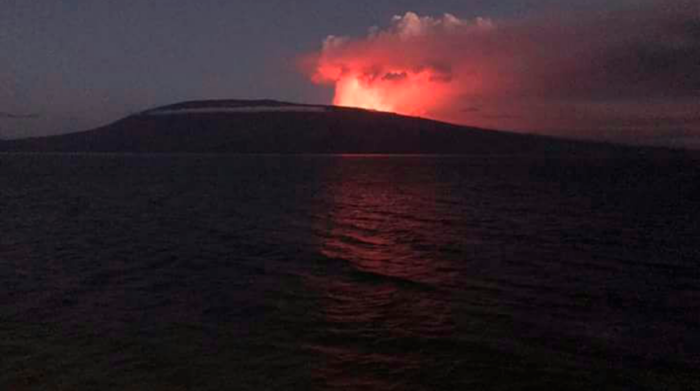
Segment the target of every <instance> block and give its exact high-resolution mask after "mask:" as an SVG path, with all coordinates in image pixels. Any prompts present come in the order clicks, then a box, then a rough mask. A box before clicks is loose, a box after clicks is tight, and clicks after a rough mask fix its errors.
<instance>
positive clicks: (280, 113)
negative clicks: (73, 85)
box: [0, 100, 628, 155]
mask: <svg viewBox="0 0 700 391" xmlns="http://www.w3.org/2000/svg"><path fill="white" fill-rule="evenodd" d="M0 150H2V151H5V152H11V151H14V152H127V153H280V154H302V153H308V154H312V153H315V154H336V153H348V154H350V153H358V154H370V153H381V154H470V155H471V154H477V155H482V154H485V155H494V154H507V155H513V154H528V155H529V154H533V153H535V154H538V153H547V154H550V153H554V154H558V153H565V154H581V153H583V154H591V153H593V154H601V153H602V154H608V153H613V154H615V153H618V152H619V151H620V150H628V149H627V148H624V147H617V146H612V145H605V144H597V143H588V142H577V141H568V140H561V139H555V138H550V137H543V136H534V135H524V134H516V133H507V132H498V131H491V130H484V129H477V128H470V127H465V126H458V125H453V124H448V123H443V122H438V121H433V120H428V119H423V118H416V117H407V116H402V115H396V114H392V113H384V112H376V111H367V110H361V109H353V108H343V107H335V106H319V105H302V104H293V103H285V102H279V101H274V100H207V101H191V102H183V103H178V104H174V105H169V106H163V107H158V108H155V109H151V110H146V111H143V112H141V113H138V114H135V115H131V116H129V117H126V118H124V119H121V120H119V121H116V122H114V123H112V124H109V125H106V126H103V127H100V128H97V129H93V130H88V131H83V132H77V133H70V134H63V135H57V136H49V137H36V138H27V139H19V140H10V141H4V142H0Z"/></svg>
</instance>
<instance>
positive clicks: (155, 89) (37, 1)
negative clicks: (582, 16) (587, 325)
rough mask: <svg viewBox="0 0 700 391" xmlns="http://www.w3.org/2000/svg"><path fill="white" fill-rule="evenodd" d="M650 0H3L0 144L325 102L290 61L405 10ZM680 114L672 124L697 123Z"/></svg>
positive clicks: (510, 14) (469, 12)
mask: <svg viewBox="0 0 700 391" xmlns="http://www.w3.org/2000/svg"><path fill="white" fill-rule="evenodd" d="M659 1H661V0H659ZM669 1H672V2H673V1H675V0H669ZM654 2H655V1H654V0H636V1H633V0H614V1H605V0H502V1H498V2H494V1H488V0H471V1H469V0H435V1H430V2H427V1H421V0H395V1H377V0H353V1H329V0H309V1H289V0H256V1H247V0H239V1H222V0H199V1H178V2H176V1H165V0H151V1H135V0H132V1H129V0H122V1H111V0H104V1H94V0H92V1H89V0H70V1H59V0H32V1H26V0H0V53H2V56H1V57H0V137H22V136H32V135H44V134H54V133H64V132H70V131H78V130H84V129H89V128H91V127H94V126H98V125H101V124H105V123H108V122H110V121H113V120H116V119H119V118H121V117H123V116H125V115H128V114H131V113H135V112H138V111H141V110H144V109H147V108H150V107H154V106H158V105H164V104H169V103H175V102H178V101H183V100H193V99H219V98H241V99H248V98H250V99H252V98H272V99H279V100H288V101H295V102H305V103H323V104H328V103H330V102H331V100H332V97H333V89H332V86H323V85H318V84H314V83H312V82H311V81H310V80H309V77H308V75H305V74H303V73H302V72H300V71H299V69H298V59H299V56H300V55H302V54H305V53H313V52H316V51H319V50H320V48H321V44H322V42H323V40H324V39H325V38H326V37H327V36H328V35H338V36H349V37H362V36H365V35H366V34H367V31H368V29H369V28H371V27H372V26H379V27H385V26H387V25H388V24H389V23H390V21H391V19H392V17H393V16H394V15H404V14H405V13H406V12H408V11H412V12H415V13H416V14H418V15H430V16H436V17H437V16H441V15H443V14H444V13H450V14H453V15H456V16H458V17H459V18H463V19H473V18H477V17H486V18H493V19H495V20H500V19H504V20H524V19H527V18H531V17H533V16H536V15H542V14H547V15H550V17H552V18H557V15H560V14H568V15H576V14H577V13H586V14H587V15H595V14H596V13H605V12H609V11H612V10H615V9H627V8H630V7H641V6H643V5H644V4H649V3H654ZM656 2H658V1H656ZM692 18H695V19H694V20H700V14H697V15H693V16H692ZM692 18H691V20H693V19H692ZM699 25H700V24H699ZM641 29H643V26H640V30H641ZM698 31H700V30H698ZM693 34H696V32H693ZM698 41H699V42H700V39H698ZM693 53H694V52H693ZM689 82H690V83H694V82H695V79H693V80H689ZM685 104H686V105H687V101H686V102H685ZM667 111H668V112H673V110H672V109H669V110H667ZM667 111H664V112H663V113H658V116H657V117H664V116H668V115H669V114H668V113H667ZM683 113H684V114H683V115H684V117H683V118H682V121H681V123H684V124H688V123H689V124H691V125H692V126H695V125H697V123H695V122H694V121H695V118H688V115H687V110H686V111H684V112H683ZM683 121H685V122H683ZM698 122H699V123H700V120H699V121H698ZM673 123H674V124H676V123H679V122H678V121H675V122H673ZM692 126H689V128H688V129H685V128H684V127H682V126H681V127H680V128H679V127H677V126H676V127H674V129H673V132H674V133H673V134H674V135H676V136H677V135H678V134H683V135H687V133H688V132H691V131H692V129H690V128H692ZM689 129H690V130H689ZM674 137H675V136H674ZM689 142H692V141H689Z"/></svg>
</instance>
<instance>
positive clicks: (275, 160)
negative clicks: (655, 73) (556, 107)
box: [0, 156, 700, 390]
mask: <svg viewBox="0 0 700 391" xmlns="http://www.w3.org/2000/svg"><path fill="white" fill-rule="evenodd" d="M666 163H668V162H664V163H663V164H661V163H656V162H649V161H630V162H627V161H617V162H616V161H611V162H605V161H602V162H599V161H583V162H577V161H574V160H571V161H566V160H558V161H554V162H552V161H544V160H542V159H532V160H527V159H523V158H520V159H512V160H509V159H503V158H498V159H475V158H455V157H451V158H446V159H440V158H435V157H417V156H412V157H406V156H405V157H381V158H376V157H368V156H364V157H357V156H355V157H351V158H347V157H340V158H339V157H333V156H324V157H318V156H316V157H314V156H304V157H283V156H247V157H246V156H238V157H212V156H209V157H207V156H151V157H139V156H71V157H65V156H50V157H41V156H35V157H26V156H24V157H21V156H17V157H12V158H8V157H3V165H2V166H0V174H2V175H0V189H2V192H0V202H1V203H2V206H3V213H4V215H3V219H2V221H0V228H2V232H3V233H4V234H3V235H2V237H0V259H1V260H2V262H0V276H2V277H1V278H2V279H3V280H2V282H3V285H2V286H3V288H0V303H1V304H2V305H0V316H2V319H3V320H4V321H5V322H4V323H3V325H2V327H3V328H2V329H1V330H2V332H3V333H5V335H7V336H8V338H6V339H5V340H4V341H5V342H0V352H5V353H6V354H5V355H4V361H3V362H0V386H8V387H9V386H12V387H15V388H16V389H54V388H56V387H55V386H56V385H57V384H63V385H65V386H67V387H69V388H74V389H84V388H90V387H93V386H96V385H97V386H99V387H98V388H100V389H126V388H134V389H168V388H173V389H177V388H178V387H179V388H183V387H184V388H187V387H189V388H196V389H222V388H224V389H225V388H231V387H232V386H231V385H232V384H235V385H236V387H234V388H239V389H251V390H253V389H348V388H350V389H356V388H360V387H361V388H364V389H368V390H371V389H377V390H380V389H381V390H385V389H424V390H431V389H522V388H528V387H530V388H533V389H542V388H545V387H552V388H554V389H586V390H587V389H595V388H605V389H630V388H642V387H647V388H648V389H664V387H668V388H670V389H674V387H675V388H676V389H683V387H685V386H688V385H692V384H693V382H696V383H697V376H696V375H695V372H694V371H693V368H695V367H696V366H697V365H699V364H700V362H698V361H697V357H698V355H697V353H698V352H700V342H698V341H697V340H696V339H694V338H693V335H694V334H693V330H696V329H697V328H698V327H700V324H698V322H697V319H696V317H694V315H693V314H696V313H697V311H698V310H700V308H698V306H697V303H698V300H696V299H697V298H699V297H700V296H699V294H698V288H697V287H698V286H700V284H698V275H700V273H698V267H699V266H698V264H697V262H696V260H697V259H698V257H699V256H700V253H699V251H698V246H697V243H696V242H695V240H694V237H695V233H696V232H697V229H698V227H697V223H696V222H697V221H700V220H699V219H697V217H698V216H699V215H700V212H699V211H698V205H697V204H695V203H694V202H693V201H692V197H691V195H692V191H691V190H692V183H695V182H696V180H697V179H698V178H700V176H698V174H697V173H698V170H697V166H696V165H692V164H690V163H683V165H680V164H676V165H668V164H666ZM650 173H653V175H652V174H650ZM669 189H672V190H669ZM642 191H643V194H644V197H640V196H639V194H640V193H641V192H642ZM659 368H661V369H659ZM93 388H94V387H93Z"/></svg>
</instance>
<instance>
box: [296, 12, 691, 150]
mask: <svg viewBox="0 0 700 391" xmlns="http://www.w3.org/2000/svg"><path fill="white" fill-rule="evenodd" d="M306 64H307V70H309V74H310V77H311V79H312V80H313V81H314V82H316V83H319V84H327V85H332V86H334V87H335V90H336V96H335V103H336V104H341V105H355V106H360V107H367V108H376V109H380V110H381V109H385V110H389V111H396V112H400V113H404V114H414V115H423V116H426V117H431V118H436V119H441V120H448V121H453V122H459V123H465V124H472V125H477V126H489V127H497V128H507V129H514V130H518V129H522V130H530V131H540V132H545V133H550V134H561V135H567V134H571V135H575V136H586V135H590V136H591V137H597V136H598V135H599V134H602V133H605V132H609V131H610V129H613V128H615V127H617V126H621V125H620V124H624V125H625V126H638V127H640V128H646V129H650V128H654V129H656V132H657V133H655V137H657V136H658V135H659V134H662V133H663V132H664V126H665V124H669V123H670V124H674V125H678V124H680V126H683V127H684V128H688V129H696V127H697V129H698V130H700V121H698V118H697V116H693V114H692V113H689V112H688V111H687V109H688V108H689V107H690V106H695V104H694V102H697V100H698V98H700V3H698V2H697V1H690V0H664V1H661V0H659V1H656V2H653V3H652V4H651V5H646V6H637V7H636V8H634V9H623V10H616V11H597V12H590V13H580V12H579V13H575V14H574V13H571V14H564V13H561V12H559V13H554V12H552V13H544V14H540V15H537V16H533V17H528V18H523V19H510V20H493V19H489V18H476V19H469V20H467V19H460V18H458V17H456V16H454V15H451V14H444V15H443V16H441V17H430V16H420V15H417V14H415V13H413V12H407V13H405V14H404V15H401V16H395V17H393V18H392V19H391V23H390V25H389V26H388V27H386V28H384V29H380V28H376V27H374V28H371V29H370V31H369V32H368V34H367V35H366V36H364V37H359V38H352V37H339V36H329V37H328V38H327V39H326V40H325V41H324V43H323V47H322V50H321V51H320V52H318V53H314V54H313V55H312V56H310V57H307V58H306ZM474 107H478V110H465V108H474ZM650 109H651V110H662V111H660V112H650V111H649V110H650ZM660 118H662V119H663V120H659V119H660ZM567 132H568V133H567ZM644 134H646V133H644Z"/></svg>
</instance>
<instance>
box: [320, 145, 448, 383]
mask: <svg viewBox="0 0 700 391" xmlns="http://www.w3.org/2000/svg"><path fill="white" fill-rule="evenodd" d="M343 160H344V159H340V160H339V162H338V167H337V173H338V174H339V175H335V176H334V179H333V183H332V184H331V185H330V191H329V194H328V197H329V200H330V202H329V205H330V208H329V211H328V218H327V219H325V220H324V221H323V222H322V223H321V225H320V227H319V230H321V231H322V237H323V240H322V242H321V243H320V244H319V252H320V253H321V254H322V255H323V256H324V257H326V259H322V260H321V262H322V263H324V262H325V270H323V271H322V272H321V273H319V275H317V276H315V277H312V278H309V280H308V282H309V284H310V285H311V286H312V288H313V289H314V290H315V291H317V292H319V293H320V295H321V298H320V305H321V306H322V307H323V308H322V313H323V314H324V321H325V325H324V327H325V328H326V332H327V333H328V334H327V335H326V336H325V337H324V338H322V339H321V340H319V341H318V343H316V344H313V345H312V346H308V348H310V349H311V350H313V351H315V352H316V353H319V354H321V355H322V356H324V357H325V361H326V364H327V365H326V366H325V367H323V368H317V375H318V376H319V377H320V378H322V379H325V380H324V381H327V382H331V383H333V385H337V386H343V387H359V386H367V384H355V383H353V377H352V376H350V375H349V373H348V368H349V367H352V366H357V365H361V366H368V367H371V368H373V372H371V373H375V374H376V375H377V378H376V381H377V383H376V384H372V385H373V386H375V387H380V386H381V387H384V388H388V387H391V384H390V381H389V380H388V378H386V379H385V378H383V377H382V376H381V374H382V373H384V372H385V371H386V373H389V372H391V371H392V368H397V367H401V368H411V367H413V366H415V365H420V363H421V362H422V358H421V354H420V352H419V351H417V350H414V349H412V348H411V346H413V345H415V344H416V343H421V341H423V342H424V341H426V340H431V339H435V338H440V337H441V336H445V335H449V334H450V333H451V332H452V329H453V322H452V316H451V313H450V306H449V303H448V301H446V300H445V296H444V292H439V290H440V289H442V287H444V286H447V285H449V284H450V281H449V280H451V279H452V277H453V275H451V274H450V273H448V272H445V271H444V270H448V269H449V268H445V267H444V266H445V265H444V263H445V260H441V259H436V257H435V251H434V250H435V248H434V246H435V243H439V242H440V238H439V237H436V236H435V235H439V232H438V231H436V230H435V229H434V227H432V226H431V225H432V224H434V223H435V220H431V219H426V218H425V217H424V216H423V215H430V214H431V210H432V209H433V208H434V192H435V188H434V187H433V186H432V185H431V183H430V182H424V181H414V180H410V175H409V177H407V178H403V179H405V180H402V178H394V180H393V181H382V180H377V178H380V179H381V177H382V175H381V173H380V175H377V173H372V175H371V176H370V175H365V174H364V173H363V172H364V171H363V170H362V169H359V170H358V169H357V167H358V166H359V167H360V168H362V164H359V165H358V164H357V161H355V162H354V163H353V164H352V165H347V166H348V169H347V170H346V169H345V166H344V165H343ZM371 160H372V159H371V158H368V161H371ZM349 167H353V169H350V168H349ZM367 168H368V169H369V170H371V168H372V165H371V164H369V165H368V167H367ZM417 211H421V212H417ZM366 369H367V368H365V369H364V370H363V373H367V370H366ZM364 381H367V378H366V377H365V378H364ZM385 381H386V382H389V383H385Z"/></svg>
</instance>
